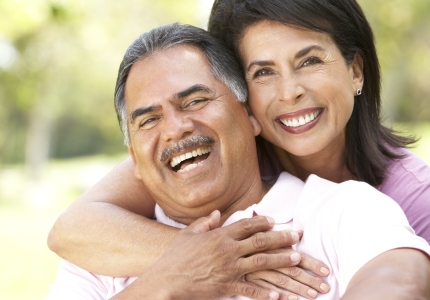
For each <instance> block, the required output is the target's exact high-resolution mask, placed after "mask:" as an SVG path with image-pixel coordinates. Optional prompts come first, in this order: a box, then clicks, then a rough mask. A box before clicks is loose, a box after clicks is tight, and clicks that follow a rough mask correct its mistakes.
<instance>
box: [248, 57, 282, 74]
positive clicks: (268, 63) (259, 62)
mask: <svg viewBox="0 0 430 300" xmlns="http://www.w3.org/2000/svg"><path fill="white" fill-rule="evenodd" d="M274 65H275V63H274V62H273V61H272V60H254V61H253V62H251V63H250V64H249V66H248V68H247V70H246V71H247V72H249V69H251V67H253V66H260V67H262V66H274Z"/></svg>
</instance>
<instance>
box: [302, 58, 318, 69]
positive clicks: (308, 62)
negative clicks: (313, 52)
mask: <svg viewBox="0 0 430 300" xmlns="http://www.w3.org/2000/svg"><path fill="white" fill-rule="evenodd" d="M319 63H321V59H319V58H318V57H309V58H308V59H306V60H305V61H304V62H303V66H304V67H306V66H310V65H316V64H319Z"/></svg>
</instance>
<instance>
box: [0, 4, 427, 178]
mask: <svg viewBox="0 0 430 300" xmlns="http://www.w3.org/2000/svg"><path fill="white" fill-rule="evenodd" d="M211 3H212V1H211V0H181V1H175V0H157V1H151V0H123V1H103V0H73V1H72V0H31V1H30V0H12V1H8V0H0V14H1V17H0V101H1V110H0V126H1V128H3V130H1V131H0V165H5V164H10V163H22V162H25V164H26V165H27V167H28V168H27V169H28V170H30V174H32V175H34V176H36V177H37V176H40V174H41V170H42V168H43V165H44V164H46V162H47V161H48V159H49V158H68V157H75V156H82V155H92V154H96V153H106V154H114V153H118V152H123V151H124V150H125V148H124V146H123V145H122V137H121V134H120V130H119V128H118V125H117V121H116V116H115V114H114V110H113V89H114V84H115V79H116V72H117V69H118V66H119V63H120V61H121V59H122V55H123V53H124V52H125V49H126V47H127V46H128V45H129V44H130V43H131V42H132V41H133V40H134V39H135V38H136V37H137V36H138V35H139V34H140V33H142V32H144V31H146V30H148V29H150V28H152V27H154V26H158V25H161V24H166V23H171V22H174V21H179V22H183V23H191V24H194V25H197V26H201V27H205V26H206V20H207V17H208V13H209V8H210V5H211ZM359 3H360V4H361V5H362V7H363V9H364V11H365V13H366V14H367V16H368V18H369V20H370V23H371V24H372V26H373V28H374V31H375V35H376V40H377V47H378V52H379V56H380V59H381V66H382V70H383V78H384V81H383V100H384V111H385V116H386V119H387V122H388V123H392V122H395V121H401V122H419V121H425V120H430V85H429V84H428V83H427V79H428V78H429V77H430V55H429V53H430V30H428V28H430V18H429V16H430V1H428V0H408V1H404V0H390V1H388V0H359Z"/></svg>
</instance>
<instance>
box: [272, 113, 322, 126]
mask: <svg viewBox="0 0 430 300" xmlns="http://www.w3.org/2000/svg"><path fill="white" fill-rule="evenodd" d="M321 111H322V108H320V109H318V110H316V111H314V112H313V113H310V114H306V115H304V116H300V117H299V118H291V119H288V120H283V119H279V121H280V122H281V123H282V124H283V125H285V126H288V127H298V126H303V125H306V124H308V123H309V122H311V121H313V120H315V118H316V117H318V115H319V114H320V113H321Z"/></svg>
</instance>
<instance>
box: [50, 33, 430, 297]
mask: <svg viewBox="0 0 430 300" xmlns="http://www.w3.org/2000/svg"><path fill="white" fill-rule="evenodd" d="M223 52H224V49H223V48H222V47H221V46H220V45H218V42H217V41H216V40H215V39H214V38H213V37H211V36H210V35H209V34H208V33H206V32H205V31H203V30H201V29H197V28H194V27H191V26H180V25H172V26H163V27H160V28H156V29H154V30H152V31H150V32H149V33H147V34H144V35H142V36H141V37H140V38H139V39H137V40H136V41H135V42H134V43H133V44H132V46H131V47H130V48H129V50H128V51H127V53H126V55H125V57H124V60H123V62H122V64H121V68H120V72H119V77H118V82H117V89H116V101H115V103H116V109H117V114H118V116H119V119H120V124H121V127H122V129H123V132H124V134H125V137H126V141H127V143H128V145H129V151H130V154H131V156H132V158H133V161H134V163H135V165H136V169H135V170H136V176H137V177H139V178H141V180H142V181H143V182H144V184H145V186H146V187H148V189H149V192H150V194H151V195H152V197H153V198H154V199H156V202H157V208H156V217H157V220H158V221H159V222H162V223H165V224H169V225H172V226H176V227H182V228H183V227H186V226H187V225H189V224H191V223H192V222H194V221H195V220H197V219H198V218H200V217H202V216H206V215H209V214H210V213H211V212H213V211H215V212H214V213H212V214H211V215H210V217H208V218H206V219H200V220H198V221H197V222H195V223H193V224H192V225H191V226H190V228H187V229H186V230H184V231H183V232H181V233H180V234H179V235H178V236H177V238H176V239H175V241H174V243H173V244H172V246H171V247H170V248H169V250H168V251H167V252H166V254H165V255H164V256H163V257H162V258H161V259H160V260H159V262H158V263H157V264H156V265H154V266H153V267H152V268H151V269H150V270H148V271H147V272H145V273H144V274H142V275H141V276H140V277H139V278H137V279H136V278H113V277H108V276H99V275H95V274H91V273H89V272H86V271H84V270H82V269H79V268H77V267H75V266H73V265H71V264H68V263H63V265H62V267H61V268H60V271H59V276H58V278H57V282H56V284H55V285H54V286H53V288H52V291H51V295H50V296H49V297H48V299H66V298H67V297H69V298H71V299H77V298H79V297H80V298H84V299H106V298H109V297H113V298H112V299H142V298H148V299H154V298H160V299H182V298H183V299H195V298H196V299H203V298H209V297H213V296H216V297H225V296H232V294H231V293H229V291H226V290H222V289H219V288H218V286H216V285H215V286H208V285H205V282H206V281H205V279H206V278H208V277H212V276H218V274H222V272H219V270H213V268H211V267H210V266H211V265H210V263H209V264H206V265H205V262H201V261H199V259H198V257H193V256H191V257H190V255H189V251H187V250H188V248H187V247H188V245H196V243H194V242H193V243H189V241H191V240H195V239H199V233H200V232H206V231H209V230H211V229H214V228H215V227H216V226H217V225H218V223H220V224H223V223H224V224H225V225H226V224H230V223H232V222H235V221H237V220H240V219H242V218H244V217H245V218H250V217H252V216H254V215H269V216H272V217H273V218H274V222H275V223H276V226H275V229H276V230H286V229H295V230H304V238H303V239H302V241H301V242H300V243H298V245H297V249H300V251H302V252H305V253H308V254H311V255H313V256H315V257H317V258H318V259H321V260H322V261H323V262H325V263H326V264H329V265H330V266H331V268H332V273H331V274H330V276H329V278H328V281H329V283H330V286H331V290H330V292H329V293H327V294H326V295H323V297H325V298H326V299H338V298H340V297H341V296H343V297H344V299H383V298H387V299H405V297H406V298H409V297H410V296H411V294H412V295H418V296H429V293H430V291H429V288H428V287H427V280H428V278H430V272H429V270H430V267H429V260H428V257H427V256H426V254H424V253H427V255H428V254H429V253H430V247H429V245H428V244H427V243H426V242H425V241H424V240H423V239H421V238H419V237H417V236H415V235H414V234H413V233H412V231H411V229H410V227H409V225H408V224H407V221H406V218H405V216H404V214H403V212H402V211H401V209H400V208H399V207H398V206H396V204H395V203H394V202H393V201H391V200H390V199H389V198H387V197H386V196H384V195H382V194H380V193H379V192H377V191H376V190H374V189H372V188H371V187H369V186H368V185H366V184H363V183H358V182H352V181H351V182H346V183H343V184H334V183H330V182H327V181H325V180H322V179H320V178H318V177H316V176H311V177H310V178H309V179H308V181H307V183H306V184H304V183H303V182H301V181H300V180H298V179H296V178H294V177H292V176H290V175H289V174H286V173H283V174H281V176H280V178H279V179H278V181H277V182H276V184H275V185H274V186H273V187H272V188H271V187H270V186H269V185H268V184H267V183H265V182H263V181H261V179H260V174H259V170H258V164H257V154H256V148H255V142H254V136H256V135H258V134H259V132H260V127H259V124H258V123H257V122H256V120H255V119H254V118H253V117H252V116H249V115H248V112H247V109H246V107H245V105H244V104H243V102H245V99H246V93H245V92H244V85H243V84H242V85H241V80H240V79H237V80H236V81H230V80H229V79H230V78H229V76H230V75H231V74H232V73H231V72H234V71H229V70H234V69H237V65H236V63H235V62H234V60H232V59H231V58H228V55H227V54H221V53H223ZM225 55H227V56H225ZM220 57H222V58H223V59H224V60H223V59H220ZM233 74H235V73H233ZM233 77H234V75H233ZM238 77H240V76H236V78H238ZM242 83H243V82H242ZM286 193H288V194H287V195H285V194H286ZM346 195H348V197H346ZM370 200H371V201H370ZM369 203H371V205H372V206H371V209H366V205H369ZM363 206H364V207H363ZM305 208H306V209H305ZM367 208H369V206H367ZM217 210H218V211H221V212H222V214H221V215H220V214H219V212H216V211H217ZM369 210H370V211H369ZM381 210H384V212H385V214H381ZM363 214H366V223H365V224H363V222H362V221H361V220H360V219H359V218H360V217H362V216H363ZM381 215H383V217H382V218H381ZM275 236H276V232H269V233H267V234H266V235H264V237H265V239H271V238H272V239H273V238H275ZM257 241H258V239H257ZM368 243H370V244H371V247H369V244H368ZM263 244H264V243H263ZM242 245H243V247H244V248H249V247H250V245H249V244H248V245H246V244H242ZM210 246H211V245H209V247H207V245H203V246H202V247H203V249H209V250H208V251H214V256H217V255H221V256H222V253H223V251H224V250H223V249H213V250H210V249H211V247H210ZM205 247H206V248H205ZM261 248H264V245H263V246H262V247H261ZM274 248H277V247H274ZM420 250H421V251H423V252H424V253H423V252H421V251H420ZM274 255H275V256H274V257H275V259H274V261H275V260H276V255H277V254H274ZM282 255H283V254H279V255H278V258H279V257H280V256H282ZM271 259H272V256H267V255H264V254H256V255H253V256H252V260H253V261H254V264H255V265H257V266H258V265H262V266H264V268H262V269H266V268H269V269H270V268H271V267H272V266H273V267H274V265H275V264H274V261H271ZM238 263H240V262H238ZM202 266H203V267H202ZM205 266H207V267H205ZM183 268H188V269H191V270H192V271H193V272H194V274H192V276H190V277H186V276H183V273H182V270H183ZM231 269H232V268H231V265H225V266H223V270H224V271H225V272H229V271H230V270H231ZM238 275H239V276H238V280H240V279H241V278H242V276H243V274H238ZM404 276H407V278H409V279H410V281H405V280H404V278H403V277H404ZM242 283H243V282H242ZM243 284H244V283H243ZM242 287H243V288H244V289H246V288H247V286H246V285H245V284H244V285H242ZM244 294H246V295H247V296H253V295H250V294H249V293H248V294H247V293H246V292H244ZM254 296H256V297H257V296H258V297H259V296H260V295H254ZM263 296H266V297H270V298H271V299H277V298H278V297H279V294H278V293H277V292H275V291H273V292H271V293H267V294H265V295H263ZM310 296H312V295H310Z"/></svg>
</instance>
